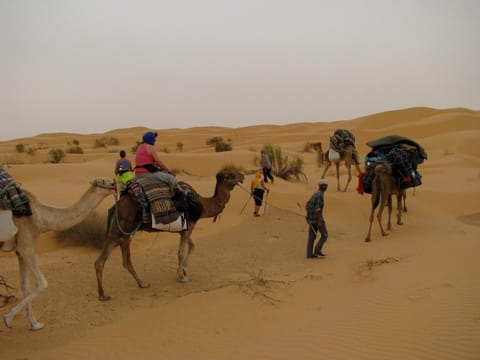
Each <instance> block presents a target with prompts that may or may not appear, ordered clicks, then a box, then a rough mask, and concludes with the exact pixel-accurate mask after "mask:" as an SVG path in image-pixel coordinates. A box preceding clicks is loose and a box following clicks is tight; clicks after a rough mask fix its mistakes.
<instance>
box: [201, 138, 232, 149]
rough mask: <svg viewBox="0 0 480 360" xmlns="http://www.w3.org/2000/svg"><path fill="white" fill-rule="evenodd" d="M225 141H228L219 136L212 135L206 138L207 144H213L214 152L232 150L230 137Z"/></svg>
mask: <svg viewBox="0 0 480 360" xmlns="http://www.w3.org/2000/svg"><path fill="white" fill-rule="evenodd" d="M227 141H228V142H225V141H224V140H223V138H222V137H220V136H214V137H211V138H209V139H207V145H213V146H214V147H215V151H216V152H222V151H232V144H231V141H232V139H228V140H227Z"/></svg>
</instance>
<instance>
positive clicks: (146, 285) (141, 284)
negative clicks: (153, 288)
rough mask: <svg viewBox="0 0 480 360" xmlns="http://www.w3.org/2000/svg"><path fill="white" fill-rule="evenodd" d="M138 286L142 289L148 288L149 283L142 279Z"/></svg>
mask: <svg viewBox="0 0 480 360" xmlns="http://www.w3.org/2000/svg"><path fill="white" fill-rule="evenodd" d="M138 287H140V288H142V289H145V288H149V287H150V283H148V282H146V281H142V282H140V283H138Z"/></svg>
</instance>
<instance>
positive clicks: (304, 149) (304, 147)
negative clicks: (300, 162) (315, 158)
mask: <svg viewBox="0 0 480 360" xmlns="http://www.w3.org/2000/svg"><path fill="white" fill-rule="evenodd" d="M311 151H312V147H311V146H310V143H309V142H308V141H307V142H306V143H305V145H303V152H306V153H309V152H311Z"/></svg>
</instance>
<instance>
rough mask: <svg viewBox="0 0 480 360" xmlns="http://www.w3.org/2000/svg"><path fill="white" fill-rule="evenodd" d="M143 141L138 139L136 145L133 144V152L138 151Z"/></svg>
mask: <svg viewBox="0 0 480 360" xmlns="http://www.w3.org/2000/svg"><path fill="white" fill-rule="evenodd" d="M141 143H142V142H141V141H137V142H136V144H135V145H133V146H132V153H133V154H135V153H136V152H137V149H138V147H139V146H140V144H141Z"/></svg>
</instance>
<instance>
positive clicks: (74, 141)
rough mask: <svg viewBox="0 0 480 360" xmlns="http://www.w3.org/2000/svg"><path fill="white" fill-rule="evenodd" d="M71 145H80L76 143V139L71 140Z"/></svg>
mask: <svg viewBox="0 0 480 360" xmlns="http://www.w3.org/2000/svg"><path fill="white" fill-rule="evenodd" d="M72 143H73V145H80V141H78V140H77V139H73V141H72Z"/></svg>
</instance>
